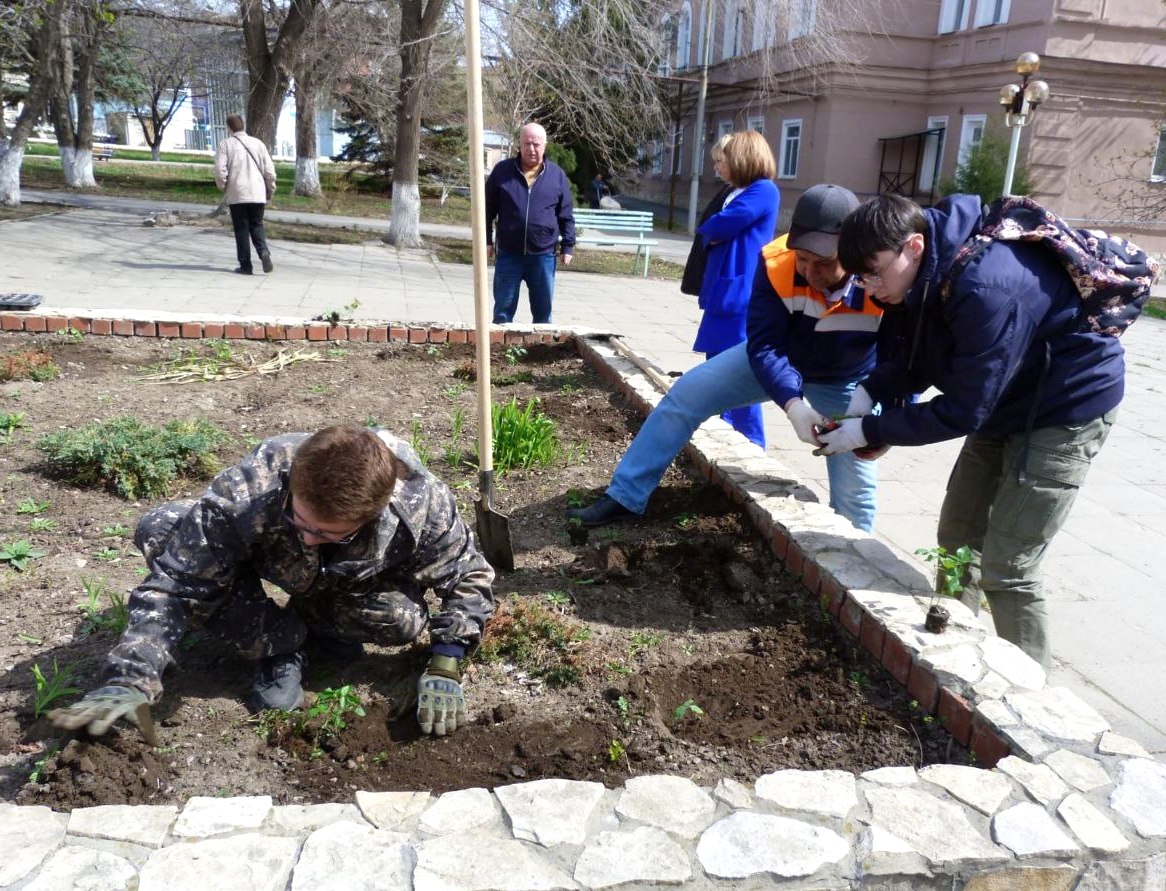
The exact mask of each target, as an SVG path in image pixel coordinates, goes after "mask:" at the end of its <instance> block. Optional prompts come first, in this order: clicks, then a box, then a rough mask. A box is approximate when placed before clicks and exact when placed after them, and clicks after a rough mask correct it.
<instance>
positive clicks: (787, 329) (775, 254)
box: [747, 235, 897, 408]
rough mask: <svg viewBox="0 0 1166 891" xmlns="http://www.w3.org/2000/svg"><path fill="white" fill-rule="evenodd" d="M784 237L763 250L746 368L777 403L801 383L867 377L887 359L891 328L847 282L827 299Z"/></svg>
mask: <svg viewBox="0 0 1166 891" xmlns="http://www.w3.org/2000/svg"><path fill="white" fill-rule="evenodd" d="M787 238H788V236H786V235H782V236H781V237H779V238H776V239H774V240H773V241H771V242H770V243H769V244H767V245H766V246H765V247H764V248H762V250H761V263H760V265H759V266H758V267H757V276H756V278H755V279H754V283H753V297H752V299H751V300H750V302H749V318H748V323H747V328H748V332H749V345H748V348H747V349H748V352H749V366H750V367H751V368H752V369H753V375H754V376H755V377H756V378H757V381H758V382H759V383H760V384H761V386H763V387H764V388H765V392H766V393H768V394H769V397H770V398H771V399H772V400H773V401H774V402H775V403H777V405H778V406H779V407H783V408H784V407H785V404H786V403H787V402H789V401H790V400H791V399H793V398H795V397H797V396H801V395H802V382H803V381H810V382H811V383H820V384H828V383H843V382H847V381H858V380H862V379H863V378H864V377H866V376H867V375H868V374H869V373H870V372H871V370H872V369H873V368H874V367H875V362H876V358H877V357H876V350H877V356H879V357H887V356H889V355H890V350H891V348H892V345H893V341H894V333H895V330H897V329H895V326H887V325H886V324H880V323H881V322H883V321H884V319H883V311H882V310H881V309H880V308H879V307H878V306H877V305H875V303H874V302H873V301H872V300H870V299H869V298H868V297H867V296H866V294H865V292H864V291H863V290H862V288H861V287H859V286H858V285H856V284H855V283H854V282H853V281H849V282H848V283H847V284H846V286H845V287H844V288H843V290H842V294H841V299H840V300H838V301H835V302H831V301H829V300H827V299H826V295H824V294H822V293H821V292H819V291H816V290H814V289H813V288H811V287H810V285H809V282H807V281H806V280H805V279H804V278H803V277H802V276H801V275H799V274H798V271H797V263H796V260H797V258H796V256H795V255H794V252H793V251H791V250H790V249H789V248H788V247H787V246H786V239H787Z"/></svg>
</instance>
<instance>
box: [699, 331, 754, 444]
mask: <svg viewBox="0 0 1166 891" xmlns="http://www.w3.org/2000/svg"><path fill="white" fill-rule="evenodd" d="M722 352H723V350H722ZM719 355H720V353H705V359H712V358H713V357H714V356H719ZM721 417H722V418H723V419H724V420H725V422H726V423H728V424H731V425H732V427H733V429H734V430H736V431H737V432H738V433H740V434H741V435H742V436H744V437H745V438H746V439H747V440H749V441H750V442H751V443H753V445H755V446H757V447H758V448H762V449H763V448H765V415H763V414H762V412H761V403H759V402H757V403H754V404H753V405H743V406H741V407H740V408H731V409H729V410H728V411H723V412H721Z"/></svg>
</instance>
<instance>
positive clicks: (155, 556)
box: [50, 425, 494, 741]
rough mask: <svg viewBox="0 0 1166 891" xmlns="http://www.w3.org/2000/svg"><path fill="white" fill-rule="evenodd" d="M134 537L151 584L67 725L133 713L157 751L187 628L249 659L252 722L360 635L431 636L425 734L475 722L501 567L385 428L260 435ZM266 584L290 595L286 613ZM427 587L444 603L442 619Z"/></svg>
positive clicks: (60, 716) (59, 716)
mask: <svg viewBox="0 0 1166 891" xmlns="http://www.w3.org/2000/svg"><path fill="white" fill-rule="evenodd" d="M134 541H135V543H136V544H137V545H138V547H139V548H141V550H142V554H143V555H144V556H145V558H146V566H147V567H148V569H149V574H148V575H147V576H146V577H145V579H143V580H142V582H141V584H139V585H138V587H137V588H135V589H134V590H133V592H132V593H131V594H130V599H129V612H130V623H129V627H128V628H127V629H126V631H125V633H124V634H122V637H121V641H120V642H119V643H118V645H117V646H116V647H114V649H113V652H111V653H110V654H109V658H108V659H107V660H106V663H105V684H104V686H102V687H100V688H99V689H97V690H94V691H93V692H91V693H89V694H88V695H87V696H85V698H84V699H82V700H81V701H80V702H78V703H76V704H74V705H72V706H70V707H68V708H63V709H57V710H56V711H54V712H53V714H52V715H51V716H50V717H51V719H52V720H53V723H54V724H56V725H57V726H58V727H64V728H67V729H70V730H76V729H78V728H81V727H86V728H88V730H89V732H90V733H92V734H94V735H100V734H102V733H104V732H105V730H106V729H108V727H109V726H110V724H112V723H113V722H114V721H115V720H117V719H118V718H121V717H125V718H127V719H128V720H131V721H133V722H134V723H136V724H138V726H139V727H142V729H143V735H145V736H147V741H150V740H149V736H150V735H151V727H152V725H151V724H150V721H149V706H150V704H151V703H153V702H156V701H157V699H158V697H159V696H161V695H162V673H163V672H164V671H165V670H166V668H167V667H168V666H170V665H172V664H173V663H174V661H175V659H174V652H175V649H176V648H177V646H178V643H179V641H181V640H182V637H183V634H184V633H185V632H186V630H187V629H188V628H190V627H192V626H196V627H198V626H201V627H203V628H206V629H207V630H208V631H209V632H211V633H213V634H216V635H218V636H220V637H222V638H225V639H226V640H228V641H230V642H231V643H233V644H234V645H235V646H236V647H237V648H238V649H239V651H240V652H241V653H242V654H243V655H244V656H245V657H249V658H251V659H254V660H255V662H256V668H255V674H254V677H253V678H252V681H251V690H250V693H249V695H248V697H247V707H248V708H249V709H250V710H251V711H253V712H258V711H262V710H264V709H284V710H290V709H294V708H299V706H300V705H301V703H302V702H303V697H304V692H303V688H302V685H301V678H302V676H303V673H304V666H305V661H306V660H305V656H304V649H303V648H304V644H305V642H307V643H309V644H310V645H311V646H314V647H315V648H316V650H317V651H318V652H322V653H323V654H325V655H326V656H329V657H331V658H333V659H335V660H342V661H344V662H354V661H356V660H357V659H360V658H361V657H362V656H363V655H364V647H363V643H364V642H366V641H367V642H371V643H375V644H378V645H380V646H393V647H396V646H405V645H407V644H409V643H411V642H412V641H413V640H415V639H416V638H417V637H419V636H420V635H421V633H422V632H423V631H425V630H426V629H428V631H429V639H430V641H431V644H432V651H431V652H432V655H431V656H430V659H429V667H428V668H426V669H425V672H424V673H423V674H422V675H421V678H420V680H419V682H418V686H417V694H418V705H417V718H418V721H419V723H420V725H421V731H422V733H430V732H432V733H434V734H436V735H437V736H443V735H444V734H445V733H447V732H449V731H453V730H456V729H457V728H458V727H461V726H462V725H464V724H465V723H466V711H465V698H464V696H463V693H462V686H461V672H460V670H459V668H458V660H459V659H461V658H462V657H463V656H464V655H465V654H466V651H467V649H469V648H471V647H473V646H475V645H476V644H477V643H478V641H479V640H480V638H481V634H482V626H483V624H484V623H485V621H486V620H487V619H488V618H489V617H490V615H491V614H492V613H493V612H494V596H493V592H492V588H491V586H492V583H493V581H494V570H493V569H491V567H490V565H489V564H488V563H487V562H486V559H485V558H484V557H483V556H482V554H481V553H480V552H479V551H478V548H477V545H476V544H475V542H474V536H473V534H472V533H471V532H470V530H469V528H468V527H467V526H466V524H465V523H464V522H463V520H462V519H461V517H460V516H459V515H458V511H457V503H456V501H455V500H454V497H453V494H452V493H451V492H450V490H449V488H448V487H447V486H446V485H445V484H444V483H442V482H441V481H440V480H438V479H437V478H436V477H435V476H433V475H432V474H430V473H429V472H428V471H427V470H426V469H425V468H424V467H422V466H421V462H420V461H419V460H418V458H417V455H416V453H414V451H413V450H412V449H411V448H410V447H409V445H408V444H407V443H404V442H402V441H401V440H399V439H397V438H396V437H395V436H392V435H391V434H389V433H388V432H387V431H383V430H380V431H378V430H372V429H369V428H365V427H357V426H351V425H348V426H334V427H325V428H324V429H323V430H320V431H317V432H316V433H314V434H312V435H310V436H309V435H308V434H307V433H288V434H284V435H281V436H275V437H272V438H271V439H267V440H264V441H263V442H261V443H260V444H259V445H258V446H257V447H256V448H255V450H254V451H253V452H251V454H250V455H248V456H247V457H246V458H244V459H243V460H242V461H241V462H240V463H239V464H237V465H236V466H234V467H232V468H229V469H227V470H225V471H223V472H222V473H220V474H219V475H218V476H217V477H215V479H214V481H212V482H211V484H210V486H209V487H208V488H207V490H206V491H205V492H204V493H203V494H202V496H201V497H200V498H197V499H194V500H191V501H172V502H169V503H167V504H163V505H160V506H158V507H156V508H154V509H153V510H151V511H150V512H148V513H147V514H145V515H144V516H143V517H142V518H141V520H139V522H138V527H137V530H136V532H135V534H134ZM264 582H268V583H270V584H272V585H274V586H276V587H278V588H280V589H282V590H283V591H284V592H285V593H286V594H287V596H288V600H287V605H286V606H279V605H278V604H277V603H276V602H275V601H274V600H272V599H271V598H269V597H268V595H267V593H266V591H265V590H264V588H263V583H264ZM430 589H431V590H432V591H433V592H434V593H435V594H436V595H437V596H438V597H439V598H440V600H441V609H440V611H437V612H434V613H432V614H431V613H430V609H429V606H428V604H427V603H426V591H427V590H430ZM409 704H410V703H409V702H408V701H407V700H406V701H399V702H395V703H393V705H394V706H395V708H397V709H399V708H401V707H402V706H407V705H409Z"/></svg>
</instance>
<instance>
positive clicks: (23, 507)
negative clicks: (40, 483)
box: [16, 498, 52, 514]
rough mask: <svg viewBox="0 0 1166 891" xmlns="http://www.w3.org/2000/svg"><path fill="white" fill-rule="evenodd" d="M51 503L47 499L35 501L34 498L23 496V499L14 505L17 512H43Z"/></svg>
mask: <svg viewBox="0 0 1166 891" xmlns="http://www.w3.org/2000/svg"><path fill="white" fill-rule="evenodd" d="M51 503H52V502H50V501H48V500H47V499H46V500H45V501H37V500H36V499H35V498H25V499H24V501H22V502H20V504H18V505H16V512H17V513H18V514H43V513H44V512H45V511H46V510H48V509H49V505H50V504H51Z"/></svg>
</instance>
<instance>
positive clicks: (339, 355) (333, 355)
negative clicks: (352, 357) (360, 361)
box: [324, 346, 348, 359]
mask: <svg viewBox="0 0 1166 891" xmlns="http://www.w3.org/2000/svg"><path fill="white" fill-rule="evenodd" d="M324 355H326V356H327V357H328V358H329V359H343V358H344V357H345V356H347V355H348V350H346V349H345V348H344V347H339V346H333V347H328V350H327V352H325V354H324Z"/></svg>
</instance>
